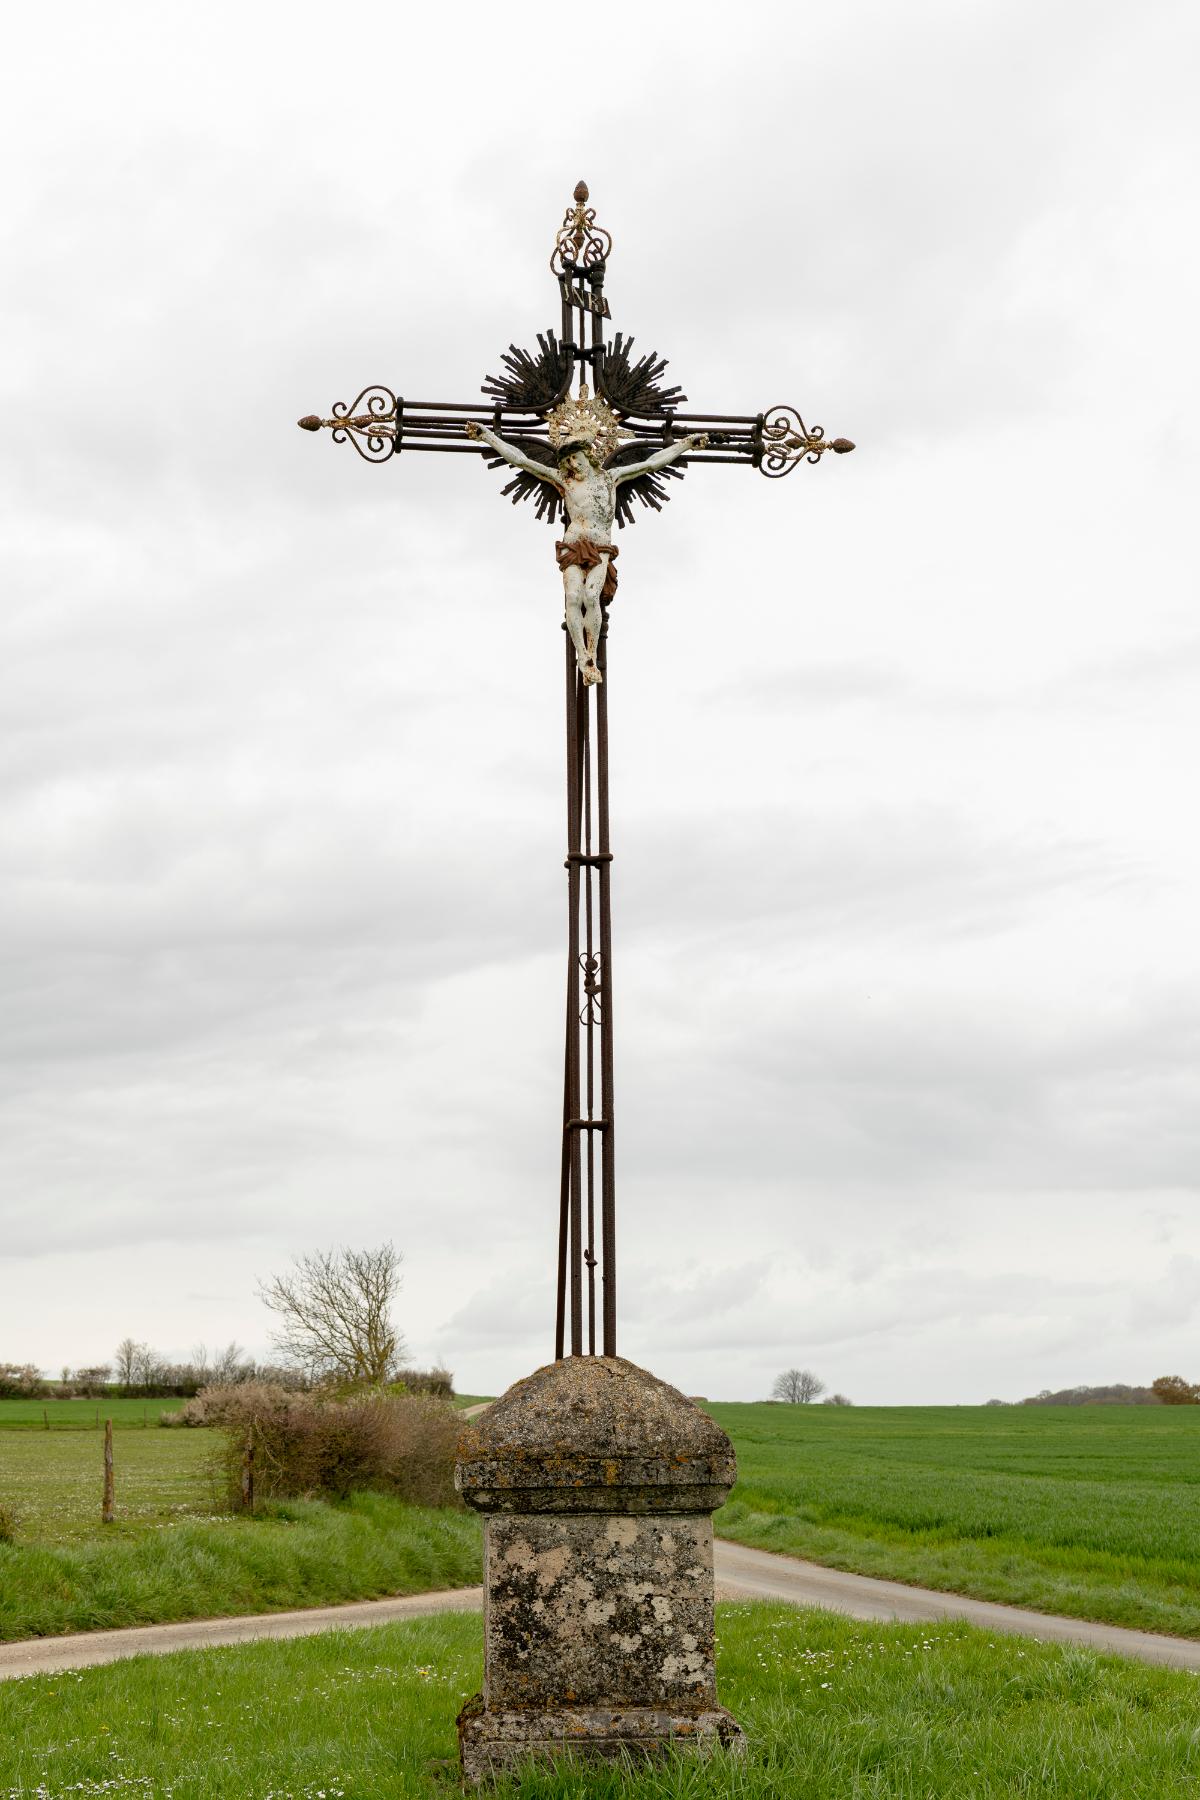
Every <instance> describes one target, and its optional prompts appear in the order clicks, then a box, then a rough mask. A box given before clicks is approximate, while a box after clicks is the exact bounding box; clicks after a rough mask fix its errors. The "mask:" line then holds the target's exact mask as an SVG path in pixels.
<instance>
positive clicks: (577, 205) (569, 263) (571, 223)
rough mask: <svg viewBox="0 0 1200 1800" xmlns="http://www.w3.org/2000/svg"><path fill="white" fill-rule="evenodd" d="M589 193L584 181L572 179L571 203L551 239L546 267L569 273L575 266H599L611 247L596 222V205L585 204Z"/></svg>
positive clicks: (589, 195) (563, 273) (557, 273)
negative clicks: (572, 201) (552, 243)
mask: <svg viewBox="0 0 1200 1800" xmlns="http://www.w3.org/2000/svg"><path fill="white" fill-rule="evenodd" d="M590 198H591V193H590V191H589V189H588V184H587V182H586V181H577V182H576V183H575V193H574V196H573V199H574V204H573V205H572V206H568V208H567V210H566V212H565V213H564V214H563V222H562V224H561V225H560V226H559V228H558V236H557V238H556V239H555V240H554V252H553V255H552V256H551V258H550V267H551V268H552V269H553V270H554V273H555V274H556V275H569V274H571V273H573V272H574V271H575V270H576V269H601V268H603V266H604V264H605V262H606V261H607V259H608V256H609V253H610V252H611V250H612V238H611V236H610V235H609V233H608V232H607V231H605V229H604V227H603V226H602V225H597V223H596V209H595V207H594V206H589V205H588V201H589V200H590Z"/></svg>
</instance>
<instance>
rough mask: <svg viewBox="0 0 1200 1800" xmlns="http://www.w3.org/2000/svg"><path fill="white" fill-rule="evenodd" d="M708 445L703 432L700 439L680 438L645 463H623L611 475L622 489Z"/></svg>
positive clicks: (656, 452) (610, 472)
mask: <svg viewBox="0 0 1200 1800" xmlns="http://www.w3.org/2000/svg"><path fill="white" fill-rule="evenodd" d="M707 443H708V439H707V437H705V435H704V434H703V432H701V434H700V435H699V436H698V437H685V438H680V439H679V441H678V442H677V443H674V444H668V445H667V447H666V449H665V450H656V451H655V452H654V455H653V456H648V457H647V458H646V460H645V462H636V463H621V464H619V465H618V466H617V467H616V468H615V469H610V470H609V474H610V475H611V476H612V478H613V480H614V481H615V482H616V484H617V486H618V487H620V485H621V483H622V482H623V481H632V480H634V478H635V477H636V476H638V475H649V474H651V473H652V472H653V471H654V470H655V469H665V468H666V466H667V464H668V463H673V462H677V461H678V459H679V458H680V457H681V456H684V455H686V454H687V452H688V451H689V450H703V449H704V446H705V445H706V444H707Z"/></svg>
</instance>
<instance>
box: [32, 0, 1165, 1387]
mask: <svg viewBox="0 0 1200 1800" xmlns="http://www.w3.org/2000/svg"><path fill="white" fill-rule="evenodd" d="M6 37H7V44H8V51H9V70H10V82H9V86H8V91H7V97H6V103H5V107H4V110H3V114H2V115H0V134H2V138H3V143H4V165H5V168H6V171H7V179H6V181H5V182H4V184H3V189H2V191H0V220H2V229H3V250H4V254H3V259H2V261H3V269H2V272H0V284H2V293H3V307H4V316H3V322H2V330H0V371H2V380H3V412H2V418H3V425H4V429H3V431H2V432H0V456H2V458H3V465H4V489H5V495H6V503H5V506H4V509H3V511H4V517H3V524H2V527H0V529H2V531H3V562H4V576H3V596H4V599H3V607H2V608H0V618H2V629H3V633H4V649H3V665H2V666H3V675H2V676H0V682H2V686H3V715H4V718H3V745H2V761H0V792H2V847H0V907H2V918H0V931H2V937H3V944H2V952H0V953H2V956H3V962H4V977H5V990H6V992H5V999H4V1014H3V1023H2V1026H0V1030H2V1032H3V1082H4V1091H3V1114H2V1121H3V1123H2V1129H3V1234H2V1242H3V1268H2V1274H0V1360H4V1359H6V1358H12V1359H17V1360H24V1359H26V1358H28V1359H31V1360H33V1361H34V1362H37V1363H39V1364H41V1365H42V1366H43V1367H45V1368H47V1369H57V1368H58V1367H59V1365H60V1364H63V1363H70V1364H78V1363H84V1362H90V1361H95V1360H98V1359H103V1358H104V1357H106V1356H108V1355H111V1351H112V1347H113V1346H114V1344H115V1343H116V1341H117V1340H118V1338H120V1337H122V1336H124V1335H125V1334H126V1333H132V1334H133V1335H134V1336H135V1337H138V1338H145V1339H148V1340H149V1341H150V1342H152V1343H153V1344H155V1345H156V1346H158V1347H159V1348H160V1349H162V1350H163V1351H165V1352H168V1353H172V1354H184V1353H186V1352H187V1350H188V1349H189V1347H190V1346H191V1345H193V1344H194V1343H195V1342H196V1341H197V1340H200V1339H203V1340H206V1341H207V1342H208V1343H209V1344H212V1343H214V1342H216V1341H218V1340H220V1341H223V1340H225V1339H228V1338H230V1337H236V1338H237V1339H238V1340H239V1341H240V1342H241V1343H242V1344H244V1345H246V1346H247V1347H249V1348H250V1349H251V1350H254V1351H256V1352H259V1353H263V1352H265V1351H266V1350H267V1347H268V1344H267V1339H268V1326H269V1319H268V1315H267V1314H266V1313H265V1311H264V1310H263V1308H262V1307H261V1305H260V1304H259V1302H258V1301H257V1300H256V1298H255V1284H256V1278H258V1277H260V1276H264V1275H267V1274H269V1273H270V1272H272V1271H274V1270H278V1269H280V1268H282V1267H283V1266H284V1265H285V1264H286V1263H287V1260H288V1258H289V1257H290V1256H291V1255H292V1254H293V1253H295V1252H298V1251H303V1250H307V1249H312V1248H315V1247H318V1246H325V1245H329V1244H333V1243H338V1242H349V1243H355V1244H365V1243H374V1242H378V1241H379V1240H381V1239H382V1238H384V1237H391V1238H392V1239H394V1241H395V1242H396V1244H397V1245H399V1246H400V1247H402V1249H403V1251H404V1253H405V1258H406V1263H405V1269H406V1275H405V1285H404V1289H403V1294H402V1297H401V1304H400V1308H399V1316H400V1319H401V1321H402V1323H403V1326H404V1329H405V1331H406V1333H407V1337H408V1340H409V1344H410V1347H411V1350H412V1352H413V1355H414V1357H415V1358H417V1359H419V1360H421V1361H428V1360H429V1359H431V1358H435V1357H436V1358H439V1359H442V1360H444V1361H446V1362H447V1363H448V1364H449V1365H450V1367H451V1368H452V1369H453V1370H454V1371H455V1373H456V1376H457V1379H458V1383H459V1386H460V1387H461V1388H463V1389H465V1390H468V1391H475V1392H496V1391H499V1390H500V1389H501V1388H502V1387H503V1386H505V1385H506V1384H507V1383H508V1382H510V1381H512V1380H514V1379H515V1378H517V1377H518V1376H520V1375H522V1374H524V1373H527V1372H528V1371H529V1369H530V1368H532V1367H534V1366H535V1365H536V1364H538V1363H540V1362H543V1361H545V1360H546V1358H547V1356H548V1355H549V1354H550V1353H551V1351H552V1334H553V1304H554V1296H553V1263H554V1247H555V1229H556V1215H557V1204H558V1199H557V1186H558V1156H559V1149H558V1130H559V1120H560V1117H561V1110H560V1109H561V1079H562V1078H561V1055H562V1045H561V992H562V969H561V958H562V954H563V951H562V948H561V943H562V937H563V924H564V917H565V882H564V877H563V872H562V853H563V843H564V825H563V821H562V818H561V811H562V791H563V780H562V770H561V766H560V765H561V756H562V727H561V719H560V709H561V694H562V681H561V657H562V639H561V633H560V630H559V621H560V618H561V586H560V582H559V578H558V575H557V572H556V569H555V566H554V561H553V535H552V533H551V532H550V531H549V530H548V529H547V528H546V526H545V525H543V524H540V523H538V522H537V521H536V520H535V519H534V517H533V513H532V508H528V507H525V508H521V509H519V510H514V509H512V508H511V507H510V506H509V505H508V504H507V502H505V501H503V500H502V499H501V498H500V495H499V487H500V485H501V483H500V479H499V478H498V477H497V476H495V475H493V474H489V473H488V472H487V471H486V470H485V469H484V468H483V467H482V466H481V465H480V464H477V463H474V462H471V461H468V460H467V459H465V458H463V459H449V458H441V457H425V458H419V457H405V458H403V459H402V460H401V461H398V462H393V463H389V464H387V465H386V466H384V467H382V468H369V467H367V466H365V465H364V464H363V463H362V462H360V461H359V460H358V459H357V458H356V457H355V456H354V454H353V452H352V450H351V449H350V448H349V447H348V446H347V447H342V448H340V449H339V448H338V447H337V446H335V445H334V444H332V443H331V442H330V441H329V439H328V437H327V436H322V437H321V438H319V439H317V438H312V437H308V436H305V435H302V434H301V433H300V432H298V431H297V430H296V427H295V420H296V419H297V417H299V415H300V414H302V413H308V412H310V411H314V410H315V411H319V412H321V413H328V411H329V409H330V406H331V404H332V402H333V401H335V400H338V399H344V400H349V399H352V398H353V396H354V394H355V393H356V392H357V391H358V389H359V388H360V387H362V386H365V385H366V384H367V383H368V382H372V381H382V382H386V383H388V384H389V385H390V386H392V387H393V388H397V389H400V390H401V391H403V392H404V393H406V394H407V395H409V396H410V397H412V398H429V399H434V400H442V399H448V398H449V399H460V398H461V399H469V398H471V397H472V396H473V395H475V394H476V393H477V391H478V388H479V384H480V382H481V381H482V380H483V379H484V377H485V376H486V375H488V374H489V373H491V372H493V371H495V370H496V369H497V367H498V359H499V355H500V353H501V351H502V350H503V349H504V348H505V346H507V344H508V343H509V342H510V341H513V340H515V341H516V342H517V343H529V342H532V340H533V339H534V337H535V334H536V332H537V331H538V330H539V329H542V328H545V327H546V326H548V325H551V324H554V323H556V320H557V309H556V304H555V301H556V295H555V289H554V285H553V281H552V278H551V276H550V274H549V271H548V268H547V258H548V255H549V251H550V248H551V245H552V242H553V237H554V233H555V230H556V228H557V225H558V223H559V221H560V219H561V216H562V211H563V208H564V206H565V205H566V204H567V202H568V200H569V198H570V193H571V189H572V187H573V186H574V184H575V182H576V181H577V180H578V179H579V177H580V176H583V177H585V178H586V179H587V180H588V182H589V183H590V185H591V189H592V197H593V201H594V204H595V205H596V207H597V211H598V215H599V218H600V221H601V222H602V223H603V224H604V225H606V226H607V227H608V229H609V230H611V232H612V234H613V238H614V251H613V255H612V259H611V263H610V272H609V281H608V292H609V295H610V298H611V303H612V307H613V318H614V325H615V326H616V327H617V328H620V329H623V330H625V331H627V332H629V331H632V332H633V333H634V334H635V335H636V337H637V340H638V344H639V347H640V348H642V349H650V348H655V349H657V350H658V351H660V352H661V353H662V354H664V355H666V356H669V358H670V359H671V376H672V378H673V379H674V380H676V381H678V382H680V383H681V384H682V386H683V387H684V388H685V389H686V391H687V393H688V394H689V396H690V397H691V400H692V402H693V404H694V405H696V406H697V407H705V408H711V409H713V410H716V411H730V412H746V411H750V412H753V411H757V410H758V409H759V408H761V407H765V406H767V405H769V404H772V403H774V402H778V401H790V402H792V403H793V404H796V405H798V406H799V407H800V409H801V411H802V412H803V414H804V416H805V418H806V419H808V420H810V421H815V422H818V423H820V424H823V425H824V426H825V427H826V429H827V430H828V431H829V433H830V434H831V435H845V436H849V437H851V438H853V439H855V440H856V442H857V444H858V446H859V448H858V451H857V453H856V454H855V455H854V456H853V457H849V458H845V459H840V460H834V459H829V460H828V462H826V463H823V464H822V465H820V466H819V467H815V468H813V467H804V468H801V469H800V470H799V471H797V472H796V473H795V474H794V475H793V476H791V477H790V478H789V479H787V480H786V481H783V482H779V483H773V482H767V481H764V480H762V479H761V477H759V476H758V475H756V474H754V473H753V472H751V471H749V470H742V469H735V468H721V467H715V468H707V469H705V468H700V469H695V470H693V471H692V472H691V473H690V474H689V475H688V477H687V479H686V480H685V481H684V482H683V483H679V484H674V485H673V498H672V503H671V505H670V506H669V507H668V508H667V509H666V511H665V512H664V514H663V515H662V516H661V517H658V518H654V517H652V516H651V515H649V514H645V515H643V516H642V521H641V522H640V523H639V524H638V525H637V528H636V529H635V530H632V531H626V532H625V533H624V534H623V535H622V539H621V551H622V557H621V592H620V596H619V600H618V603H617V606H616V608H615V609H614V615H613V622H612V637H611V644H610V662H611V669H612V680H611V689H610V692H611V719H612V732H613V751H612V794H613V810H614V847H615V849H616V852H617V862H616V864H615V872H614V877H613V884H614V906H615V930H616V934H617V947H616V959H615V962H614V969H615V980H616V1005H617V1011H616V1020H617V1023H616V1050H617V1088H616V1099H617V1108H618V1117H619V1123H620V1156H619V1167H618V1227H619V1241H620V1258H621V1276H622V1284H623V1285H622V1297H621V1349H622V1351H623V1353H624V1354H626V1355H628V1356H630V1357H632V1358H634V1359H635V1360H636V1361H638V1362H642V1363H645V1364H647V1365H649V1366H650V1367H652V1368H653V1369H654V1370H655V1371H656V1372H657V1373H659V1374H660V1375H662V1376H664V1377H666V1378H667V1379H670V1380H673V1381H675V1382H678V1383H679V1384H681V1385H682V1386H683V1387H684V1388H685V1389H687V1390H688V1391H689V1392H697V1393H706V1394H709V1395H712V1396H720V1397H725V1398H730V1399H738V1398H741V1399H750V1398H754V1397H756V1396H761V1395H763V1394H764V1393H766V1392H767V1391H768V1389H769V1386H770V1383H771V1381H772V1379H773V1377H774V1376H775V1374H776V1373H777V1372H778V1371H779V1370H780V1369H781V1368H783V1367H786V1366H789V1365H793V1364H802V1365H809V1366H811V1367H813V1368H815V1369H816V1370H817V1371H818V1372H819V1373H820V1374H821V1375H823V1376H824V1377H825V1379H826V1380H827V1381H828V1382H829V1383H830V1385H831V1386H833V1387H836V1388H839V1389H841V1390H843V1391H845V1392H846V1393H848V1394H850V1395H851V1396H852V1397H853V1398H854V1399H855V1400H857V1401H859V1402H862V1403H867V1402H876V1403H901V1402H956V1401H958V1402H979V1401H982V1400H985V1399H987V1398H988V1397H989V1396H991V1395H998V1396H1003V1397H1007V1398H1016V1397H1019V1396H1020V1395H1022V1394H1026V1393H1030V1392H1033V1391H1035V1390H1037V1389H1038V1388H1040V1387H1042V1386H1047V1385H1048V1386H1052V1387H1058V1386H1060V1385H1063V1384H1065V1383H1069V1382H1075V1381H1084V1382H1108V1381H1114V1380H1122V1381H1130V1382H1140V1381H1149V1380H1151V1379H1153V1377H1154V1376H1156V1375H1158V1374H1161V1373H1164V1372H1167V1371H1174V1370H1178V1371H1180V1372H1181V1373H1183V1374H1186V1375H1190V1376H1192V1377H1200V1339H1198V1331H1197V1327H1198V1325H1200V1218H1198V1211H1197V1174H1198V1169H1200V1108H1198V1106H1197V1065H1198V1059H1200V1011H1198V1006H1200V956H1198V953H1197V939H1198V936H1200V928H1198V923H1197V921H1198V920H1200V851H1198V848H1197V830H1196V822H1195V821H1196V800H1195V788H1196V781H1197V751H1198V749H1200V745H1198V742H1197V739H1198V735H1200V729H1198V724H1197V720H1198V713H1200V709H1198V708H1197V702H1196V689H1197V681H1198V680H1200V618H1198V613H1197V605H1196V588H1195V580H1194V573H1193V571H1194V566H1195V548H1194V545H1195V508H1196V503H1195V494H1196V485H1197V447H1198V432H1197V424H1196V418H1197V412H1196V400H1197V393H1196V374H1197V367H1196V320H1197V318H1198V317H1200V292H1198V288H1200V282H1198V280H1197V270H1198V257H1197V250H1196V234H1195V193H1196V182H1197V126H1196V101H1195V96H1196V91H1197V78H1198V75H1200V58H1198V55H1197V51H1198V48H1200V15H1197V12H1196V9H1195V7H1194V6H1192V5H1189V4H1186V0H1179V3H1178V4H1176V3H1174V0H1157V3H1156V0H1142V4H1140V5H1138V6H1136V7H1135V6H1131V5H1129V4H1128V3H1124V4H1114V3H1112V0H1074V3H1069V4H1055V3H1054V0H1049V3H1047V0H1036V3H1034V0H989V3H981V4H969V3H967V0H943V3H938V0H908V3H907V4H905V5H904V6H897V5H895V4H893V3H892V0H844V3H843V4H840V5H838V6H832V7H831V6H828V5H823V6H819V7H818V6H816V5H812V4H809V3H808V0H804V3H803V4H799V5H797V4H795V3H794V0H789V3H788V4H785V5H783V4H781V5H775V4H767V5H763V4H751V5H750V6H748V7H741V8H736V9H731V8H729V7H727V6H720V7H718V6H714V5H711V4H699V5H697V4H691V5H689V6H687V7H686V8H684V7H679V6H660V7H653V8H652V7H646V6H643V5H638V6H632V5H626V4H616V5H611V6H608V7H606V8H601V9H596V10H595V11H594V12H589V11H588V10H587V9H584V10H582V11H581V10H580V9H579V8H573V9H572V8H568V9H566V10H564V9H563V8H561V7H558V6H553V7H550V6H543V5H534V4H529V3H528V0H526V4H524V5H522V6H521V7H520V8H515V7H509V6H506V7H499V6H482V5H478V4H462V3H461V0H460V4H458V5H455V6H453V7H448V6H447V7H440V8H418V7H411V6H396V5H383V4H354V3H353V0H351V3H350V4H343V5H341V6H338V7H336V8H330V7H328V6H314V5H304V4H297V3H295V0H293V3H292V4H291V5H289V6H287V7H284V6H282V5H273V6H266V5H263V4H255V3H253V0H251V3H250V4H247V3H246V0H239V3H238V4H236V5H232V4H221V3H214V0H209V4H207V5H205V6H203V7H190V8H183V7H178V6H164V5H162V4H161V0H156V3H155V4H153V5H146V6H142V5H135V4H129V3H122V0H114V3H112V4H109V5H106V6H104V7H96V6H94V5H81V4H60V5H58V6H56V7H53V8H23V9H17V10H12V11H11V12H10V13H9V15H8V16H7V21H6Z"/></svg>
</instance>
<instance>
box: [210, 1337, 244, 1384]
mask: <svg viewBox="0 0 1200 1800" xmlns="http://www.w3.org/2000/svg"><path fill="white" fill-rule="evenodd" d="M253 1372H254V1366H253V1364H252V1363H247V1361H246V1352H245V1351H244V1350H243V1349H242V1346H241V1345H240V1344H239V1343H238V1341H237V1339H236V1338H230V1340H229V1342H228V1343H227V1344H226V1346H225V1348H224V1349H223V1350H214V1352H213V1360H212V1379H213V1381H215V1382H217V1383H220V1384H222V1385H225V1384H229V1383H233V1382H238V1381H245V1380H246V1379H247V1378H248V1377H249V1376H250V1375H252V1374H253Z"/></svg>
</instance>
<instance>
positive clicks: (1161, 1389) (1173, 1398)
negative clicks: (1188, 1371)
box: [1150, 1375, 1200, 1406]
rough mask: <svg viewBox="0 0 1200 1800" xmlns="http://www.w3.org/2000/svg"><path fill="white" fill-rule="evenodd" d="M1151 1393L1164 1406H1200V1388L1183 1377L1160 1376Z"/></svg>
mask: <svg viewBox="0 0 1200 1800" xmlns="http://www.w3.org/2000/svg"><path fill="white" fill-rule="evenodd" d="M1150 1391H1151V1393H1152V1394H1154V1395H1156V1396H1157V1398H1158V1399H1159V1401H1160V1402H1161V1403H1162V1405H1163V1406H1200V1387H1194V1386H1193V1385H1192V1383H1191V1382H1190V1381H1185V1380H1184V1379H1183V1376H1182V1375H1160V1376H1159V1378H1158V1380H1157V1381H1156V1382H1155V1383H1154V1384H1153V1386H1152V1388H1151V1390H1150Z"/></svg>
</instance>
